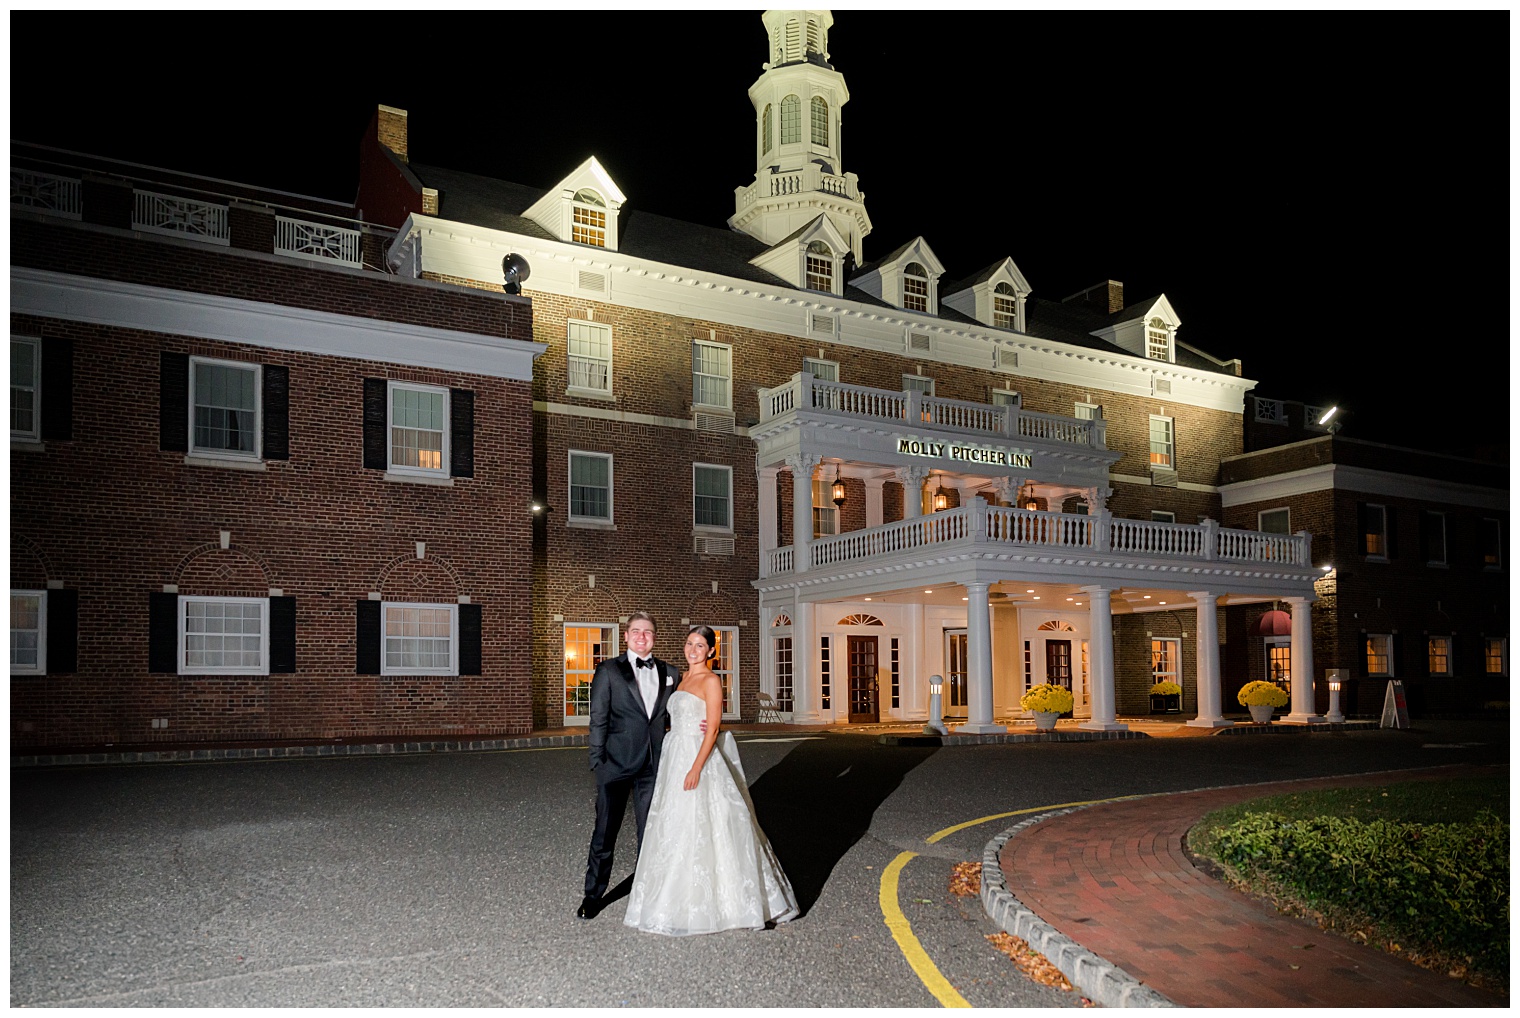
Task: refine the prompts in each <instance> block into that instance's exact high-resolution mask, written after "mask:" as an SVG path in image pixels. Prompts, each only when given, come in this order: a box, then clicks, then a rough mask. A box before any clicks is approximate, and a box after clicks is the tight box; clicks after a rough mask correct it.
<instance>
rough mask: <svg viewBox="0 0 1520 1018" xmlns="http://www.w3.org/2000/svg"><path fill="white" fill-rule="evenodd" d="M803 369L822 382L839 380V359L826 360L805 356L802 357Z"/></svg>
mask: <svg viewBox="0 0 1520 1018" xmlns="http://www.w3.org/2000/svg"><path fill="white" fill-rule="evenodd" d="M802 370H803V371H806V372H807V373H808V374H810V375H812V376H813V377H814V378H816V379H817V380H818V381H820V382H837V381H839V362H838V361H826V360H822V359H820V358H818V357H804V358H802Z"/></svg>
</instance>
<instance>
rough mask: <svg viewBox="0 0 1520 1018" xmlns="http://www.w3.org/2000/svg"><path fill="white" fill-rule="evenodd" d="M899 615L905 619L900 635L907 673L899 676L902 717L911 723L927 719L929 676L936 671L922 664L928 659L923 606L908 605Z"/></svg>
mask: <svg viewBox="0 0 1520 1018" xmlns="http://www.w3.org/2000/svg"><path fill="white" fill-rule="evenodd" d="M903 614H904V617H905V618H906V619H907V632H906V633H905V634H904V639H905V640H906V641H907V646H906V647H905V648H904V652H903V661H902V666H903V668H904V669H905V670H906V673H907V674H905V675H904V676H903V697H904V699H903V716H904V717H905V718H907V719H908V720H911V721H921V720H923V719H925V718H927V717H928V709H929V676H930V674H931V673H933V672H935V671H936V670H937V669H934V668H929V667H927V666H926V665H925V664H924V662H925V661H927V660H928V658H929V648H928V647H927V646H926V645H925V641H926V640H927V639H928V636H927V635H926V633H925V632H924V606H923V605H921V604H918V603H916V602H915V603H913V604H910V605H908V606H907V607H906V608H905V609H904V612H903Z"/></svg>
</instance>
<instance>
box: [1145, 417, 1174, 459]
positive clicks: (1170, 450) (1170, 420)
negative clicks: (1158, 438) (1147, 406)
mask: <svg viewBox="0 0 1520 1018" xmlns="http://www.w3.org/2000/svg"><path fill="white" fill-rule="evenodd" d="M1157 421H1165V422H1166V435H1167V438H1166V458H1167V461H1168V462H1166V463H1156V462H1153V461H1151V460H1150V457H1151V456H1154V455H1155V450H1154V449H1153V448H1151V446H1153V445H1154V444H1155V439H1154V438H1152V437H1151V434H1152V432H1151V427H1152V426H1154V424H1155V422H1157ZM1145 437H1146V450H1147V456H1146V460H1147V462H1149V463H1150V468H1151V469H1152V470H1173V471H1175V470H1176V469H1177V419H1176V418H1175V417H1167V416H1165V415H1163V414H1151V415H1150V419H1149V422H1148V423H1147V426H1146V431H1145Z"/></svg>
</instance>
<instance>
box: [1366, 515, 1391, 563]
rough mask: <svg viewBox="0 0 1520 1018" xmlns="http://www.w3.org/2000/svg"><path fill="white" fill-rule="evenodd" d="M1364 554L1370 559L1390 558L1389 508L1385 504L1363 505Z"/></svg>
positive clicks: (1384, 559)
mask: <svg viewBox="0 0 1520 1018" xmlns="http://www.w3.org/2000/svg"><path fill="white" fill-rule="evenodd" d="M1361 516H1362V519H1361V524H1362V554H1363V555H1365V556H1366V557H1367V558H1370V559H1378V560H1383V561H1386V560H1387V558H1388V510H1387V507H1385V506H1380V505H1373V504H1370V503H1369V504H1365V505H1363V506H1362V507H1361Z"/></svg>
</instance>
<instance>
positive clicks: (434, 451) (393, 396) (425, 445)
mask: <svg viewBox="0 0 1520 1018" xmlns="http://www.w3.org/2000/svg"><path fill="white" fill-rule="evenodd" d="M448 464H449V390H447V389H443V388H439V387H438V386H434V385H420V384H417V383H415V382H398V381H394V380H392V381H391V382H390V466H389V469H390V470H392V471H394V472H396V473H404V474H420V475H437V476H447V475H448V472H449V469H448Z"/></svg>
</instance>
